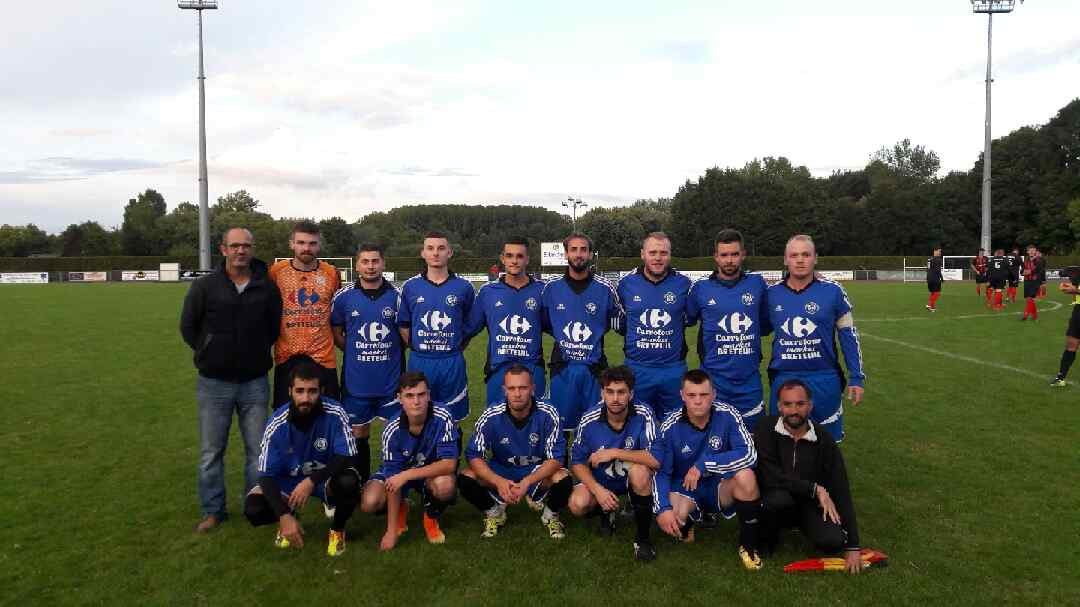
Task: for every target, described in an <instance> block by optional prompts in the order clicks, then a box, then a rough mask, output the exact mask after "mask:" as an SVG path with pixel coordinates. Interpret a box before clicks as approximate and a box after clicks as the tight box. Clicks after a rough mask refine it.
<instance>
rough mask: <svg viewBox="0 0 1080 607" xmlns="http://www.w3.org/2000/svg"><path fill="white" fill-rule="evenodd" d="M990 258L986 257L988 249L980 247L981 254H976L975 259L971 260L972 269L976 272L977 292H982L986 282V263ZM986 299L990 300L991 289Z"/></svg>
mask: <svg viewBox="0 0 1080 607" xmlns="http://www.w3.org/2000/svg"><path fill="white" fill-rule="evenodd" d="M988 261H989V260H988V259H987V257H986V249H979V254H978V255H976V256H975V259H972V260H971V271H972V272H974V273H975V294H976V295H979V294H982V288H983V285H984V284H986V281H987V277H986V264H987V262H988ZM986 301H987V303H989V302H990V290H989V289H987V291H986Z"/></svg>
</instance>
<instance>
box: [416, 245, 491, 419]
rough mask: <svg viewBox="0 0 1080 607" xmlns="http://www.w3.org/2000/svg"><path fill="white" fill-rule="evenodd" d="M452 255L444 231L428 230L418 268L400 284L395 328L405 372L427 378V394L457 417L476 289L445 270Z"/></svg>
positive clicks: (463, 400) (464, 396)
mask: <svg viewBox="0 0 1080 607" xmlns="http://www.w3.org/2000/svg"><path fill="white" fill-rule="evenodd" d="M453 255H454V251H453V249H451V248H450V242H449V241H448V240H447V238H446V235H445V234H442V233H440V232H428V233H427V234H426V235H425V236H424V244H423V247H422V248H421V249H420V257H422V258H423V259H424V263H425V264H426V267H425V269H424V271H423V272H422V273H420V274H418V275H416V276H414V277H412V278H410V279H409V280H406V281H405V284H403V285H402V286H401V306H400V307H399V308H398V327H399V330H400V331H401V338H402V339H403V340H404V341H405V343H406V344H407V345H408V346H409V360H408V369H409V371H420V372H421V373H423V374H424V376H425V377H427V378H428V381H429V382H430V383H429V384H428V386H429V387H430V388H431V398H432V399H434V400H435V401H436V402H440V403H444V404H445V406H446V408H447V409H449V410H450V413H451V414H452V415H453V416H454V421H459V422H460V421H461V420H463V419H465V418H466V417H467V416H468V415H469V381H468V377H467V376H466V372H465V354H464V347H465V321H466V319H468V317H469V312H470V311H471V310H472V305H473V299H475V297H476V292H475V291H473V287H472V284H470V283H469V281H467V280H465V279H464V278H460V277H458V276H456V275H455V274H454V273H453V272H451V271H450V258H451V257H452V256H453Z"/></svg>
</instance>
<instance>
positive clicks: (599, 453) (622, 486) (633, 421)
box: [570, 366, 659, 561]
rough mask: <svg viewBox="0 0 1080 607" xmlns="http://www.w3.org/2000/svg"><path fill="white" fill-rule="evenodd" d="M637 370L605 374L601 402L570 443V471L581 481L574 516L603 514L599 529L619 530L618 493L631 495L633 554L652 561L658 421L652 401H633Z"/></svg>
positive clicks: (621, 368) (573, 495)
mask: <svg viewBox="0 0 1080 607" xmlns="http://www.w3.org/2000/svg"><path fill="white" fill-rule="evenodd" d="M634 384H635V381H634V372H633V371H632V370H631V369H630V368H629V367H626V366H618V367H611V368H608V369H604V371H603V372H602V373H601V374H600V386H601V391H600V393H601V395H602V398H603V400H602V401H601V403H600V406H599V407H597V408H596V409H593V410H590V411H589V412H588V413H586V414H585V415H584V416H582V418H581V423H580V424H578V428H577V433H576V436H575V438H574V444H573V447H572V448H571V455H570V471H571V472H573V473H574V476H575V477H576V478H577V479H578V481H580V483H579V484H578V485H577V486H575V487H574V492H573V493H571V494H570V511H571V512H573V513H574V515H575V516H599V517H600V532H601V533H602V534H606V535H614V534H615V518H616V515H617V513H618V509H619V497H620V496H622V495H627V496H629V498H628V499H629V500H630V505H631V506H632V508H633V511H634V522H635V524H636V527H637V529H636V533H635V535H634V558H635V559H636V560H639V561H651V560H654V559H655V558H656V548H655V547H654V546H653V545H652V542H651V541H650V540H649V530H650V528H651V527H652V522H653V521H652V477H653V471H654V470H656V468H657V467H659V464H658V463H657V462H656V459H655V458H653V456H652V454H651V453H650V452H649V449H650V448H651V447H652V442H653V440H655V439H656V425H655V423H654V422H653V417H652V410H651V408H650V407H649V406H648V405H645V404H636V403H634Z"/></svg>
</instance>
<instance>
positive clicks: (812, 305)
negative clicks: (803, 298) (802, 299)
mask: <svg viewBox="0 0 1080 607" xmlns="http://www.w3.org/2000/svg"><path fill="white" fill-rule="evenodd" d="M819 309H820V308H818V305H817V303H816V302H813V301H808V302H806V313H807V314H817V313H818V310H819Z"/></svg>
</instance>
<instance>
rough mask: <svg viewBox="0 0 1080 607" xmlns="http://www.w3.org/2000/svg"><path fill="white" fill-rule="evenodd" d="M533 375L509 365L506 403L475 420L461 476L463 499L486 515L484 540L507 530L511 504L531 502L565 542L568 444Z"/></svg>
mask: <svg viewBox="0 0 1080 607" xmlns="http://www.w3.org/2000/svg"><path fill="white" fill-rule="evenodd" d="M534 388H535V387H534V386H533V383H532V373H531V372H530V370H529V368H528V367H526V366H524V365H517V364H515V365H510V368H509V369H507V370H506V373H505V374H504V375H503V390H504V393H505V395H506V398H505V400H503V401H502V402H500V403H498V404H494V405H491V406H490V407H488V408H487V409H485V410H484V412H483V413H482V414H481V415H480V417H479V418H477V420H476V430H475V431H474V432H473V436H472V439H471V440H470V441H469V446H468V447H467V448H466V449H465V460H466V461H467V462H468V464H469V467H468V468H467V469H466V470H465V471H463V472H462V473H461V474H458V488H459V490H460V491H461V496H462V497H464V498H465V499H466V500H467V501H468V502H469V503H470V504H472V505H473V506H476V508H477V509H479V510H480V511H481V512H483V513H484V532H483V533H482V534H481V537H485V538H492V537H495V536H496V535H498V533H499V527H502V526H503V525H504V524H506V506H507V504H516V503H518V502H520V501H521V500H522V498H524V497H530V498H531V499H532V500H534V501H535V502H537V503H538V504H539V505H540V510H541V514H540V522H541V523H543V525H544V527H546V528H547V530H548V535H550V536H551V538H552V539H556V540H561V539H563V538H564V537H566V529H565V527H563V524H562V521H560V520H559V511H561V510H562V509H563V508H565V507H566V503H567V501H568V500H569V499H570V492H571V490H572V489H573V481H572V480H571V479H570V473H569V472H567V471H566V468H563V466H562V459H563V457H564V455H565V454H564V453H563V451H564V449H565V448H566V447H565V444H564V443H563V440H562V436H561V433H560V432H559V413H558V411H556V410H555V408H554V407H552V406H551V405H549V404H547V403H545V402H542V401H537V400H536V398H535V392H534Z"/></svg>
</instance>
